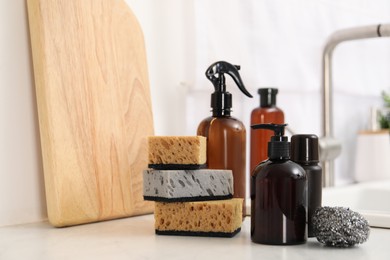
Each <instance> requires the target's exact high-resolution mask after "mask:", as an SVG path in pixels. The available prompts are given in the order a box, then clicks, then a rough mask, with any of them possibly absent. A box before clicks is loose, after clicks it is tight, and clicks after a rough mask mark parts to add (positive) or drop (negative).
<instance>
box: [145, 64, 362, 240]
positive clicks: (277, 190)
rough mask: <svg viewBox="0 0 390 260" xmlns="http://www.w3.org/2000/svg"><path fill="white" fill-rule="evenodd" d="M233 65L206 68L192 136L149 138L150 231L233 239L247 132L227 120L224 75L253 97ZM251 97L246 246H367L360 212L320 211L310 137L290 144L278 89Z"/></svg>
mask: <svg viewBox="0 0 390 260" xmlns="http://www.w3.org/2000/svg"><path fill="white" fill-rule="evenodd" d="M239 68H240V67H239V66H235V65H232V64H230V63H227V62H224V61H219V62H216V63H213V64H212V65H211V66H210V67H209V68H208V69H207V70H206V77H207V78H208V79H209V80H210V81H211V82H212V83H213V85H214V88H215V91H214V93H212V95H211V108H212V116H211V117H208V118H206V119H204V120H203V121H202V122H201V123H200V124H199V126H198V129H197V136H192V137H190V136H186V137H167V136H165V137H150V138H149V169H147V170H145V171H144V199H145V200H152V201H155V230H156V234H163V235H196V236H222V237H232V236H234V235H235V234H237V233H238V232H239V231H240V230H241V223H242V219H243V217H244V216H245V207H244V205H245V202H244V203H243V201H244V199H245V193H246V188H245V187H246V174H245V163H246V155H245V152H246V151H245V142H246V130H245V126H244V124H243V123H242V122H241V121H239V120H238V119H236V118H234V117H232V116H231V108H232V95H231V94H230V93H229V92H228V91H227V90H226V78H225V74H228V75H230V76H231V77H232V78H233V80H234V82H235V83H236V85H237V86H238V88H239V89H240V90H241V91H242V92H243V93H244V94H245V95H247V96H248V97H252V96H251V95H250V93H249V92H248V91H247V90H246V88H245V86H244V84H243V81H242V79H241V77H240V75H239V73H238V70H239ZM258 93H259V94H260V107H259V108H255V109H254V110H253V111H252V114H251V124H252V125H251V140H250V144H251V147H250V152H251V157H250V158H251V159H250V169H251V174H250V176H251V177H250V199H251V229H250V236H251V239H252V241H253V242H254V243H260V244H273V245H293V244H302V243H305V242H306V241H307V238H308V237H313V236H315V237H316V238H317V240H318V241H319V242H321V243H324V244H326V245H328V246H336V247H348V246H352V245H355V244H357V243H363V242H364V241H366V240H367V238H368V235H369V226H368V223H367V221H366V220H365V219H364V218H363V217H362V216H361V215H360V214H359V213H356V212H353V211H350V210H349V209H344V208H330V207H322V206H321V194H322V182H321V180H322V169H321V167H320V166H319V155H318V138H317V136H315V135H293V136H292V138H291V144H290V142H289V141H288V137H287V136H285V135H284V130H285V127H286V126H287V124H284V114H283V111H282V110H280V109H279V108H277V107H276V94H277V93H278V90H277V89H275V88H262V89H259V90H258ZM269 130H272V131H273V132H274V134H273V135H272V134H269V133H267V132H268V131H269ZM267 139H268V140H267ZM265 142H267V144H265ZM265 153H266V154H267V157H265V156H264V154H265ZM204 168H206V169H204ZM232 197H234V198H232ZM337 216H342V217H337ZM354 220H357V221H354ZM334 227H337V229H335V228H334Z"/></svg>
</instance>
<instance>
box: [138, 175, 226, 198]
mask: <svg viewBox="0 0 390 260" xmlns="http://www.w3.org/2000/svg"><path fill="white" fill-rule="evenodd" d="M143 177H144V178H143V179H144V180H143V181H144V199H145V200H153V201H164V202H184V201H204V200H221V199H230V198H232V197H233V174H232V171H231V170H215V169H201V170H154V169H148V170H145V171H144V176H143Z"/></svg>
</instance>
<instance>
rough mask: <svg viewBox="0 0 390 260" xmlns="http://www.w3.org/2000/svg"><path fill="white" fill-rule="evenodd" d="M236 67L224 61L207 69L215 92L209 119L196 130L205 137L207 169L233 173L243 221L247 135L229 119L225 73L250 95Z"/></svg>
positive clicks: (229, 96) (238, 124)
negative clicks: (241, 206)
mask: <svg viewBox="0 0 390 260" xmlns="http://www.w3.org/2000/svg"><path fill="white" fill-rule="evenodd" d="M239 69H240V67H239V66H235V65H232V64H230V63H227V62H225V61H219V62H216V63H213V64H212V65H210V67H209V68H208V69H207V70H206V77H207V78H208V79H209V80H210V81H211V82H212V83H213V85H214V88H215V91H214V93H213V94H211V108H212V116H211V117H208V118H205V119H204V120H203V121H202V122H201V123H200V124H199V126H198V131H197V134H198V135H201V136H205V137H207V166H208V168H210V169H230V170H232V172H233V180H234V197H235V198H243V199H244V203H243V217H245V209H246V208H245V197H246V196H245V194H246V174H245V163H246V158H245V153H246V148H245V145H246V131H245V126H244V124H243V123H242V122H241V121H240V120H238V119H236V118H234V117H232V116H231V115H230V113H231V108H232V94H230V93H229V92H227V91H226V84H225V73H226V74H228V75H230V76H231V77H232V78H233V80H234V82H235V83H236V85H237V86H238V88H239V89H240V90H241V91H242V92H243V93H244V94H245V95H246V96H248V97H252V95H251V94H250V93H249V92H248V91H247V90H246V89H245V86H244V83H243V82H242V79H241V77H240V74H239V73H238V70H239Z"/></svg>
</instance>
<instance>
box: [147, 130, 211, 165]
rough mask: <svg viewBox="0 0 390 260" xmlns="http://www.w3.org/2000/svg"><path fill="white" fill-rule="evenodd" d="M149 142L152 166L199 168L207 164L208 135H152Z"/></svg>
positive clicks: (150, 163)
mask: <svg viewBox="0 0 390 260" xmlns="http://www.w3.org/2000/svg"><path fill="white" fill-rule="evenodd" d="M148 142H149V162H148V163H149V167H150V168H155V169H197V168H201V167H204V166H205V164H206V157H207V155H206V137H203V136H150V137H149V139H148ZM167 165H168V166H169V168H167Z"/></svg>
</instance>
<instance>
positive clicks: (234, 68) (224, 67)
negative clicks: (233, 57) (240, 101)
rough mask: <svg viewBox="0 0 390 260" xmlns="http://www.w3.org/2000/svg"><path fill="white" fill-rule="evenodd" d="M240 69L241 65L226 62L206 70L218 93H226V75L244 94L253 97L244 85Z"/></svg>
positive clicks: (215, 64) (216, 63)
mask: <svg viewBox="0 0 390 260" xmlns="http://www.w3.org/2000/svg"><path fill="white" fill-rule="evenodd" d="M240 68H241V67H240V65H233V64H230V63H228V62H226V61H218V62H215V63H213V64H211V65H210V66H209V67H208V69H207V70H206V77H207V78H208V79H209V80H210V81H211V82H212V83H213V85H214V88H215V91H216V92H226V85H225V75H224V74H228V75H230V76H231V77H232V79H233V80H234V82H235V83H236V85H237V86H238V88H239V89H240V90H241V91H242V93H244V94H245V95H247V96H248V97H253V96H252V95H251V94H250V93H249V91H248V90H247V89H246V88H245V86H244V83H243V81H242V79H241V76H240V74H239V72H238V70H239V69H240ZM217 76H218V77H217Z"/></svg>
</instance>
